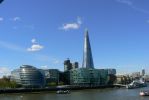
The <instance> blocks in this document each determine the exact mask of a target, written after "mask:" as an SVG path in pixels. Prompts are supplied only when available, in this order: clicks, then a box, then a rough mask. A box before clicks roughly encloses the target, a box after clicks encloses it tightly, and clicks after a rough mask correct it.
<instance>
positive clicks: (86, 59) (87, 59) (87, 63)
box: [82, 29, 94, 68]
mask: <svg viewBox="0 0 149 100" xmlns="http://www.w3.org/2000/svg"><path fill="white" fill-rule="evenodd" d="M82 67H83V68H94V63H93V58H92V50H91V45H90V41H89V35H88V30H87V29H86V30H85V36H84V51H83V64H82Z"/></svg>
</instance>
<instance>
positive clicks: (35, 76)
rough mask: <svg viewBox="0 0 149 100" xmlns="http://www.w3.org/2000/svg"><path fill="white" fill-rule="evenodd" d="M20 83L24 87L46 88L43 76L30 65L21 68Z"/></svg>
mask: <svg viewBox="0 0 149 100" xmlns="http://www.w3.org/2000/svg"><path fill="white" fill-rule="evenodd" d="M20 81H21V84H22V85H23V86H24V87H43V86H44V76H43V74H42V73H41V72H40V70H39V69H37V68H35V67H33V66H30V65H22V66H21V67H20Z"/></svg>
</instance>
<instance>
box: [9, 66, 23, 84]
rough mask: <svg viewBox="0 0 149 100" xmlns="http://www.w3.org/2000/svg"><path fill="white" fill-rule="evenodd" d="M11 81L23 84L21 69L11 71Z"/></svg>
mask: <svg viewBox="0 0 149 100" xmlns="http://www.w3.org/2000/svg"><path fill="white" fill-rule="evenodd" d="M10 81H15V82H16V83H17V84H21V79H20V69H15V70H13V71H11V76H10Z"/></svg>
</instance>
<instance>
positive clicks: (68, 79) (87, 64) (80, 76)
mask: <svg viewBox="0 0 149 100" xmlns="http://www.w3.org/2000/svg"><path fill="white" fill-rule="evenodd" d="M64 69H66V70H65V72H64V80H65V84H70V85H76V86H85V87H89V86H90V87H94V86H100V85H108V84H113V82H114V81H115V80H116V76H115V75H116V70H115V69H95V68H94V63H93V58H92V51H91V45H90V41H89V35H88V31H87V30H86V31H85V36H84V51H83V64H82V68H79V67H78V65H77V63H76V64H75V63H74V64H72V63H71V62H70V60H69V59H68V60H66V61H65V62H64Z"/></svg>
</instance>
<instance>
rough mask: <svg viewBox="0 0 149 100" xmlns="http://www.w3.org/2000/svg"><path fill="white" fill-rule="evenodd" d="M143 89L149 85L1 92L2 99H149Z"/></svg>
mask: <svg viewBox="0 0 149 100" xmlns="http://www.w3.org/2000/svg"><path fill="white" fill-rule="evenodd" d="M141 90H149V87H145V88H138V89H125V88H108V89H88V90H76V91H71V93H70V94H56V93H55V92H42V93H25V94H23V93H21V94H0V100H149V96H146V97H142V96H139V92H140V91H141Z"/></svg>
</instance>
